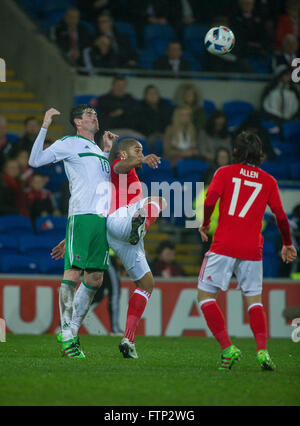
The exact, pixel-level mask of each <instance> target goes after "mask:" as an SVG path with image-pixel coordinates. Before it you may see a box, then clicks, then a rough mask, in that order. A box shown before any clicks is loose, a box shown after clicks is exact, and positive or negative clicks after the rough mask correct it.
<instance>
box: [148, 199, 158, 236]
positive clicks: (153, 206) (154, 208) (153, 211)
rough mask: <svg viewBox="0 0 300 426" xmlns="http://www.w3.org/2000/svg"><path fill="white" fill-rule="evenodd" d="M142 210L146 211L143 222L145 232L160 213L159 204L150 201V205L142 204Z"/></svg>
mask: <svg viewBox="0 0 300 426" xmlns="http://www.w3.org/2000/svg"><path fill="white" fill-rule="evenodd" d="M144 209H145V210H146V214H147V217H146V222H145V230H146V231H147V229H148V228H149V226H150V225H152V223H154V222H155V221H156V219H157V218H158V215H159V213H160V211H161V204H160V203H159V202H156V201H151V202H150V203H147V204H144Z"/></svg>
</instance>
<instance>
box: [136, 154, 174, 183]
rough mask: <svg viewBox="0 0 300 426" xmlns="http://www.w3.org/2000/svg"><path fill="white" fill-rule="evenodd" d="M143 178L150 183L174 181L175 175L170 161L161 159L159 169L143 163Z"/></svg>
mask: <svg viewBox="0 0 300 426" xmlns="http://www.w3.org/2000/svg"><path fill="white" fill-rule="evenodd" d="M141 178H142V180H143V181H145V183H146V184H147V185H148V184H149V183H151V182H173V180H174V175H173V171H172V168H171V166H170V163H169V161H168V160H164V159H161V163H160V164H159V166H158V169H155V170H154V169H151V167H149V166H148V165H147V164H145V165H143V170H142V173H141ZM148 188H149V187H148Z"/></svg>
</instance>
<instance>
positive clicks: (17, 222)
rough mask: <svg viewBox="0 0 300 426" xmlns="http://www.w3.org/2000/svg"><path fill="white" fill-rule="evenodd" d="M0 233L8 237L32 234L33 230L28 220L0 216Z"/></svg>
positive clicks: (11, 216) (21, 217)
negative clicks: (8, 235)
mask: <svg viewBox="0 0 300 426" xmlns="http://www.w3.org/2000/svg"><path fill="white" fill-rule="evenodd" d="M0 233H2V234H10V235H12V234H13V235H17V236H18V235H20V234H22V233H23V234H24V233H26V234H32V233H33V228H32V224H31V221H30V219H28V217H25V216H21V215H4V216H0Z"/></svg>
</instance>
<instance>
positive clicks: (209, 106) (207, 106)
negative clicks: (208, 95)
mask: <svg viewBox="0 0 300 426" xmlns="http://www.w3.org/2000/svg"><path fill="white" fill-rule="evenodd" d="M203 108H204V112H205V115H206V118H209V116H210V115H211V113H212V112H214V111H216V109H217V107H216V104H215V103H214V102H213V101H209V100H208V99H204V101H203Z"/></svg>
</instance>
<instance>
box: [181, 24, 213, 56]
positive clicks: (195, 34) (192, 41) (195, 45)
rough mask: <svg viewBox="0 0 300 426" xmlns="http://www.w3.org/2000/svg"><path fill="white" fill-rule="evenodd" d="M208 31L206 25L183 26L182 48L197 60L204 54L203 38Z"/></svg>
mask: <svg viewBox="0 0 300 426" xmlns="http://www.w3.org/2000/svg"><path fill="white" fill-rule="evenodd" d="M208 30H209V26H208V25H202V24H193V25H185V27H184V30H183V46H184V49H185V50H186V51H188V52H191V53H192V54H193V55H195V56H196V57H197V58H198V59H199V57H203V56H204V54H205V46H204V38H205V35H206V33H207V31H208Z"/></svg>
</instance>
